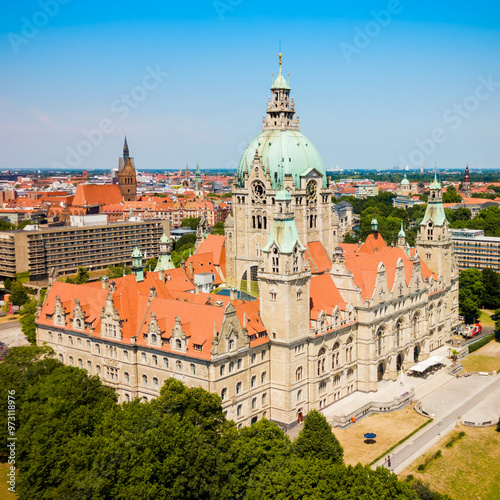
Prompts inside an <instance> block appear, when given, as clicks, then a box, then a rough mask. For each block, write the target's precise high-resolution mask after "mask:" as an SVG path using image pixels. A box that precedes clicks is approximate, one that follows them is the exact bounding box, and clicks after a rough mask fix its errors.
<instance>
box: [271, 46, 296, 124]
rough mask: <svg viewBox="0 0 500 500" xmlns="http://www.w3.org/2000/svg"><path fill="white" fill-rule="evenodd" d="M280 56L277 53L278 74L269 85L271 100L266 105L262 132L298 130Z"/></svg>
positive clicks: (293, 105)
mask: <svg viewBox="0 0 500 500" xmlns="http://www.w3.org/2000/svg"><path fill="white" fill-rule="evenodd" d="M282 64H283V61H282V54H281V52H280V53H279V72H278V76H277V78H276V79H275V80H274V82H273V84H272V85H271V92H272V94H271V98H270V99H269V100H268V103H267V116H264V119H263V123H262V130H269V129H271V130H273V129H274V130H276V129H278V130H299V118H298V117H295V104H294V102H293V99H290V90H291V89H290V85H289V84H288V82H287V81H286V79H285V77H284V76H283V69H282Z"/></svg>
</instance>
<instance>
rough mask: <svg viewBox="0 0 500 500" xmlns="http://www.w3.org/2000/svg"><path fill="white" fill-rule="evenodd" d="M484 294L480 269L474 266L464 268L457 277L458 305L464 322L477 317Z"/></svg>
mask: <svg viewBox="0 0 500 500" xmlns="http://www.w3.org/2000/svg"><path fill="white" fill-rule="evenodd" d="M484 294H485V287H484V284H483V279H482V274H481V271H479V270H478V269H474V268H471V269H464V270H463V271H462V272H461V273H460V278H459V307H460V314H461V315H462V316H464V317H465V321H466V323H472V322H474V321H475V320H476V319H477V318H478V317H479V308H480V307H481V305H482V304H483V298H484Z"/></svg>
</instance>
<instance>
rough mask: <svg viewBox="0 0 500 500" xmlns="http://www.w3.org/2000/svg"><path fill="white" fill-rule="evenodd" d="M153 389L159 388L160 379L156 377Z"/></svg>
mask: <svg viewBox="0 0 500 500" xmlns="http://www.w3.org/2000/svg"><path fill="white" fill-rule="evenodd" d="M153 389H158V379H157V378H156V377H154V378H153Z"/></svg>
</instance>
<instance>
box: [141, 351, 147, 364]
mask: <svg viewBox="0 0 500 500" xmlns="http://www.w3.org/2000/svg"><path fill="white" fill-rule="evenodd" d="M141 359H142V362H143V363H144V364H146V363H147V362H148V357H147V356H146V353H145V352H143V353H142V355H141Z"/></svg>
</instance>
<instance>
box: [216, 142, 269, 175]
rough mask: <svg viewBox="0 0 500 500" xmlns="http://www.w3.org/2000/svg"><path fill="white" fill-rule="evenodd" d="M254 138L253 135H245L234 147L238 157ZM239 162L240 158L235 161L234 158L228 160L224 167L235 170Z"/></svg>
mask: <svg viewBox="0 0 500 500" xmlns="http://www.w3.org/2000/svg"><path fill="white" fill-rule="evenodd" d="M254 139H255V137H253V136H251V135H249V136H247V138H246V139H244V140H242V141H241V142H240V143H239V144H238V146H237V148H236V153H237V154H238V158H241V157H242V155H243V153H244V152H245V151H246V150H247V148H248V146H249V145H250V143H251V142H252V141H253V140H254ZM239 164H240V160H239V159H238V160H237V161H235V160H230V161H228V162H227V163H226V168H228V169H232V170H236V169H237V168H238V165H239ZM264 167H265V165H264Z"/></svg>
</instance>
